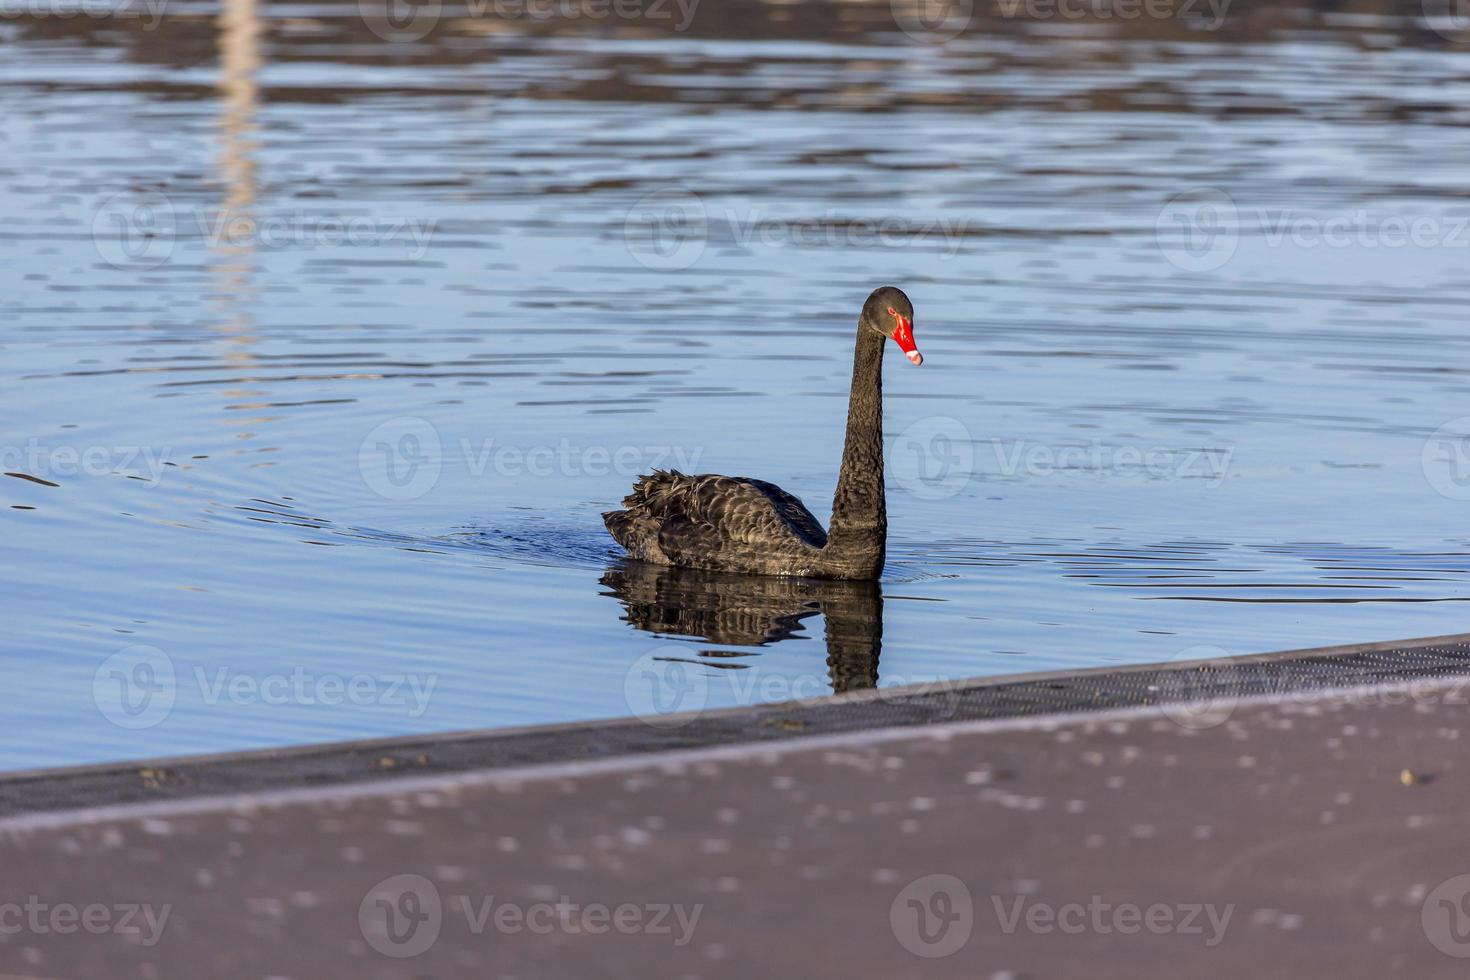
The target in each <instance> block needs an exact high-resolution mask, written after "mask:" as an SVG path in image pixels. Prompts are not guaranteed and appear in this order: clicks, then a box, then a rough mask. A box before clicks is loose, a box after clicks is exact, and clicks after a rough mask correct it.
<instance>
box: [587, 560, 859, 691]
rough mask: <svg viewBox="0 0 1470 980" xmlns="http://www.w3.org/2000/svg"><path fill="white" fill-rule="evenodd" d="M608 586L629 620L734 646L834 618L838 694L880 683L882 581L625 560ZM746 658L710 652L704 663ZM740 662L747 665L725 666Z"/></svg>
mask: <svg viewBox="0 0 1470 980" xmlns="http://www.w3.org/2000/svg"><path fill="white" fill-rule="evenodd" d="M602 584H603V585H605V586H607V587H608V588H609V589H610V590H611V591H610V592H607V593H604V595H611V596H613V597H615V598H616V599H618V600H619V601H620V602H622V604H623V607H624V609H625V610H626V614H625V615H624V616H623V619H624V621H625V622H627V623H629V624H631V625H632V626H634V627H636V628H637V629H640V630H643V631H645V632H648V633H653V634H656V635H659V636H671V635H672V636H692V637H698V638H699V639H702V640H707V641H709V642H711V643H719V644H722V645H728V646H766V645H768V644H772V643H779V642H781V641H782V640H789V639H792V638H793V637H800V636H801V633H802V622H803V621H804V620H806V619H808V618H810V617H812V616H815V615H817V614H821V616H822V618H823V620H824V622H825V623H826V642H827V675H828V678H829V679H830V681H831V683H832V690H833V692H834V693H836V694H841V693H843V692H845V691H858V690H863V689H865V688H870V687H877V686H878V657H879V654H880V653H881V652H882V648H883V593H882V590H881V589H880V587H879V585H878V583H877V582H829V581H821V580H817V579H786V578H775V577H772V576H760V575H729V574H722V573H718V572H704V571H698V570H693V569H683V568H671V567H668V566H665V565H650V564H646V563H644V562H634V561H630V562H620V563H616V564H614V565H611V566H609V568H608V570H607V572H606V573H605V574H604V575H603V576H602ZM732 656H739V654H734V653H732V652H730V651H721V650H702V651H700V658H701V660H700V662H701V663H705V664H709V663H710V662H711V661H717V660H719V659H721V658H728V657H732ZM724 666H735V667H737V668H738V666H739V665H724Z"/></svg>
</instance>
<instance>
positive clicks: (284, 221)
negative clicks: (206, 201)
mask: <svg viewBox="0 0 1470 980" xmlns="http://www.w3.org/2000/svg"><path fill="white" fill-rule="evenodd" d="M0 2H4V0H0ZM435 227H436V222H435V221H434V220H433V219H420V218H416V217H412V216H406V215H395V216H392V217H380V216H374V215H366V214H334V213H328V212H322V211H313V210H306V209H296V210H291V211H281V210H275V211H272V212H270V213H268V214H256V213H254V212H248V211H241V210H232V209H229V208H221V209H216V210H194V211H185V210H180V209H179V208H176V207H175V206H174V204H173V201H172V200H171V199H170V198H169V197H168V196H167V195H165V194H163V193H161V192H159V191H154V190H138V191H122V192H120V193H117V194H113V195H112V196H111V197H108V198H107V199H106V200H104V201H102V202H101V204H99V205H98V207H97V210H96V211H95V212H94V213H93V215H92V241H93V243H94V244H95V245H96V248H97V254H98V255H100V256H101V257H102V259H103V261H105V262H107V264H109V265H111V266H113V267H115V268H119V269H154V268H157V267H158V266H161V265H163V264H164V263H165V262H167V261H168V260H169V259H170V258H172V256H173V253H174V248H175V246H176V245H177V244H178V242H180V241H181V240H184V239H189V240H197V241H202V242H204V243H205V244H206V245H207V246H208V247H209V248H211V249H215V250H219V251H244V250H259V251H268V250H276V249H288V248H301V249H316V248H339V247H354V248H378V247H392V248H397V249H402V250H403V251H404V252H405V253H406V256H407V258H409V259H421V258H423V257H424V255H425V254H426V253H427V252H428V250H429V245H430V241H431V240H432V238H433V236H434V231H435Z"/></svg>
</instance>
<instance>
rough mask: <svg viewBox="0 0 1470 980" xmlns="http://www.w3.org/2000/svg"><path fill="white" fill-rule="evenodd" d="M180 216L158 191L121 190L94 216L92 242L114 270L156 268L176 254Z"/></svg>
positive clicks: (100, 207) (98, 209)
mask: <svg viewBox="0 0 1470 980" xmlns="http://www.w3.org/2000/svg"><path fill="white" fill-rule="evenodd" d="M177 234H178V215H176V214H175V213H174V206H173V202H172V201H170V200H169V199H168V198H167V197H166V196H164V195H163V194H160V193H159V192H158V191H149V190H137V191H122V192H121V193H118V194H113V195H112V196H111V197H109V198H107V199H106V200H105V201H103V202H102V203H101V204H100V205H99V206H98V208H97V210H96V211H95V212H94V213H93V215H92V243H93V245H94V246H95V247H96V249H97V254H98V255H99V256H101V257H102V261H104V262H106V263H107V264H108V265H110V266H112V267H113V268H115V269H130V270H139V269H141V270H147V269H156V268H158V267H159V266H161V265H163V264H164V263H165V262H167V261H168V260H169V258H170V257H171V256H172V255H173V253H174V240H175V238H176V237H177Z"/></svg>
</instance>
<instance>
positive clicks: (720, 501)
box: [602, 470, 827, 574]
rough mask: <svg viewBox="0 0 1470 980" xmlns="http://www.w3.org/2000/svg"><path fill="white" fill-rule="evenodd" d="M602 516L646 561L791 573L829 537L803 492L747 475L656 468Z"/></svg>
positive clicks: (617, 536) (616, 535)
mask: <svg viewBox="0 0 1470 980" xmlns="http://www.w3.org/2000/svg"><path fill="white" fill-rule="evenodd" d="M623 507H624V508H625V509H624V510H615V511H609V512H608V513H606V514H603V515H602V518H603V521H604V522H605V523H606V524H607V529H608V532H609V533H611V534H612V536H613V538H614V539H615V540H616V541H617V542H618V544H620V545H622V546H623V547H624V548H625V549H627V551H628V554H629V555H630V556H632V557H634V558H638V559H641V560H643V561H651V562H657V563H659V564H664V565H686V566H697V567H701V568H717V569H720V568H722V569H728V570H737V571H769V572H770V573H772V574H790V573H791V572H792V571H793V564H792V563H793V562H795V563H796V564H797V566H798V568H797V569H796V570H798V571H799V566H800V564H801V562H803V561H804V560H805V559H807V558H808V557H810V558H812V559H815V557H816V553H817V552H818V551H820V550H821V548H822V547H823V546H824V545H825V544H826V543H827V532H826V531H824V530H823V529H822V525H821V524H820V523H819V522H818V521H817V519H816V518H815V517H813V516H812V513H811V511H809V510H807V509H806V505H805V504H803V503H802V502H801V501H800V500H798V499H797V498H796V497H793V496H792V495H791V494H789V493H787V492H786V491H785V490H782V489H781V488H780V487H778V486H776V485H775V484H773V483H767V482H765V481H764V480H752V479H750V478H748V477H734V476H718V475H715V474H704V475H699V476H686V475H685V474H683V473H680V472H678V471H677V470H670V471H664V470H654V471H653V472H652V473H649V474H647V475H645V476H641V477H639V478H638V482H637V483H635V484H633V492H632V493H630V494H628V496H626V497H624V498H623Z"/></svg>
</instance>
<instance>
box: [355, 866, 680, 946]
mask: <svg viewBox="0 0 1470 980" xmlns="http://www.w3.org/2000/svg"><path fill="white" fill-rule="evenodd" d="M703 913H704V904H703V903H696V904H694V905H685V904H683V903H682V902H645V903H635V902H620V903H617V904H614V905H609V904H608V903H605V902H581V901H575V900H573V899H572V898H571V896H568V895H561V896H559V897H558V898H557V899H556V901H544V902H517V901H507V900H505V899H504V898H497V897H496V896H495V895H468V894H457V895H449V896H447V898H446V897H445V896H442V895H441V894H440V892H439V888H438V886H437V885H435V884H434V883H433V882H432V881H430V880H429V879H428V878H426V877H424V876H423V875H419V874H400V875H394V876H392V877H391V878H385V879H383V880H382V881H380V882H378V883H377V884H376V885H374V886H373V887H372V889H371V890H369V891H368V893H367V894H366V895H364V896H363V899H362V902H361V903H360V904H359V906H358V912H357V922H358V928H359V929H360V930H361V931H362V936H363V938H364V939H366V940H367V942H368V945H369V946H371V947H372V948H373V949H375V950H377V951H378V952H379V953H382V954H383V955H384V956H390V957H393V958H395V959H407V958H409V957H413V956H418V955H420V954H422V953H424V952H427V951H428V950H429V948H430V947H432V946H433V945H434V943H435V942H437V941H438V939H439V936H440V934H441V933H442V932H443V931H444V929H446V928H461V927H462V928H463V929H464V930H465V931H466V932H468V933H469V934H470V935H471V936H482V935H484V934H486V933H487V932H495V933H498V934H500V935H518V934H521V933H530V934H531V935H534V936H549V935H552V934H562V935H589V936H601V935H608V934H613V933H616V934H619V935H625V936H628V935H648V936H667V937H668V938H669V941H670V943H671V944H672V945H673V946H675V947H684V946H687V945H688V944H689V942H690V940H692V939H693V938H694V930H695V929H696V928H697V927H698V926H699V918H700V916H701V915H702V914H703ZM461 923H462V926H461Z"/></svg>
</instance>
